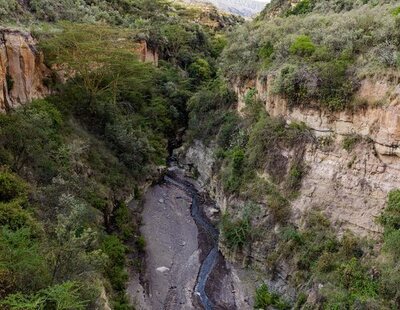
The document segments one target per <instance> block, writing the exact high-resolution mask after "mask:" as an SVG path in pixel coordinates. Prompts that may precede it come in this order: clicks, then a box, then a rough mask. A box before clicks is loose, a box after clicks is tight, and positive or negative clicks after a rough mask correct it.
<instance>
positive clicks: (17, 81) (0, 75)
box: [0, 29, 49, 112]
mask: <svg viewBox="0 0 400 310" xmlns="http://www.w3.org/2000/svg"><path fill="white" fill-rule="evenodd" d="M35 44H36V42H35V40H34V39H33V38H32V36H31V35H30V34H27V33H24V32H20V31H14V30H9V29H1V30H0V86H1V92H0V112H5V111H8V110H11V109H13V108H15V107H18V106H20V105H23V104H25V103H27V102H29V101H31V100H33V99H37V98H42V97H44V96H45V95H47V94H48V93H49V89H48V88H47V87H46V85H45V83H44V81H45V79H46V77H47V76H48V75H49V70H48V68H47V67H46V66H45V65H44V63H43V55H42V54H41V53H40V52H38V50H37V49H36V47H35Z"/></svg>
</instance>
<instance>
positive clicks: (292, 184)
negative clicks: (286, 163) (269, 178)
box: [286, 163, 305, 193]
mask: <svg viewBox="0 0 400 310" xmlns="http://www.w3.org/2000/svg"><path fill="white" fill-rule="evenodd" d="M304 174H305V169H304V167H303V165H302V164H301V163H294V164H293V165H292V166H291V167H290V169H289V175H288V178H287V180H286V188H287V189H288V190H289V191H290V192H292V193H293V192H295V191H297V190H299V189H300V187H301V181H302V180H303V177H304Z"/></svg>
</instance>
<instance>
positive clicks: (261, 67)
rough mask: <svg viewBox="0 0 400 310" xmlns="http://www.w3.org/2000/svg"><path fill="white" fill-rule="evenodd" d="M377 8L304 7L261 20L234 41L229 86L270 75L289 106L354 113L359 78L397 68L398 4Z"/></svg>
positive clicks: (225, 60)
mask: <svg viewBox="0 0 400 310" xmlns="http://www.w3.org/2000/svg"><path fill="white" fill-rule="evenodd" d="M371 3H372V2H371ZM379 3H380V5H363V3H362V1H358V2H357V3H354V1H300V2H299V3H298V4H297V5H296V6H295V7H293V8H292V9H290V10H289V11H288V12H289V13H290V14H289V13H288V14H289V15H290V16H288V17H276V18H267V17H265V18H264V19H263V18H258V19H257V21H255V22H253V23H249V24H245V25H243V26H242V27H240V28H239V29H237V30H236V31H235V32H234V33H232V34H231V35H230V37H229V39H230V40H229V43H228V45H227V47H226V48H225V50H224V52H223V53H222V58H221V63H222V73H223V74H224V76H225V77H226V78H227V79H229V80H230V81H232V82H237V80H238V79H239V80H242V81H246V80H247V79H254V78H256V76H257V75H258V76H268V77H269V78H270V79H272V80H273V81H274V83H273V84H275V85H274V88H275V91H276V92H278V93H279V94H281V95H283V96H284V97H286V98H287V99H288V101H289V103H291V104H302V105H311V104H314V105H317V106H322V107H323V108H326V109H329V110H343V109H346V108H351V107H352V105H351V103H352V99H353V98H352V97H353V94H354V93H355V92H356V90H357V89H358V87H359V82H358V80H359V78H360V77H361V78H362V77H365V76H366V75H375V74H376V73H379V74H386V73H390V70H388V68H396V67H397V58H398V55H397V48H396V47H398V45H397V44H398V38H397V35H396V33H397V31H396V17H394V16H393V15H392V14H391V12H392V10H393V8H394V6H393V5H391V4H389V3H394V1H392V2H391V1H379ZM383 3H386V4H383ZM286 5H287V4H286V2H283V1H273V2H272V3H271V4H270V5H269V7H270V8H271V11H274V9H273V8H274V7H279V6H283V7H285V6H286ZM288 9H289V7H288ZM311 11H312V13H311ZM307 12H308V13H309V14H304V13H307ZM316 12H324V14H318V13H316ZM335 12H340V13H335ZM297 14H299V15H297ZM249 34H250V35H249Z"/></svg>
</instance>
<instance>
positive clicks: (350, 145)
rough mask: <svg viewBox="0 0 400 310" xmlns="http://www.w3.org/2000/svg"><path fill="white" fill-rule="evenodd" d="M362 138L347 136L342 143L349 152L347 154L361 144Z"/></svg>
mask: <svg viewBox="0 0 400 310" xmlns="http://www.w3.org/2000/svg"><path fill="white" fill-rule="evenodd" d="M361 140H362V139H361V137H360V136H359V135H349V136H345V137H344V139H343V141H342V145H343V148H344V149H345V150H346V151H347V152H351V151H352V150H353V149H354V147H355V146H356V145H357V144H358V143H359V142H361Z"/></svg>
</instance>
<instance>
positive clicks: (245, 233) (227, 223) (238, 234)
mask: <svg viewBox="0 0 400 310" xmlns="http://www.w3.org/2000/svg"><path fill="white" fill-rule="evenodd" d="M221 232H222V237H223V240H224V243H225V244H226V246H227V247H228V248H229V249H230V250H232V251H236V250H239V251H240V250H242V249H243V247H244V246H245V245H247V244H248V243H249V242H250V241H251V237H252V227H251V223H250V218H249V216H248V215H245V216H244V217H243V218H241V219H237V220H232V218H231V215H230V214H228V213H226V214H224V216H223V217H222V221H221Z"/></svg>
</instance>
